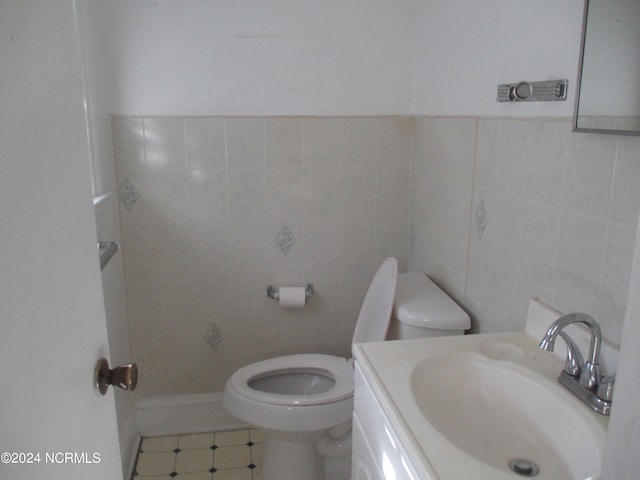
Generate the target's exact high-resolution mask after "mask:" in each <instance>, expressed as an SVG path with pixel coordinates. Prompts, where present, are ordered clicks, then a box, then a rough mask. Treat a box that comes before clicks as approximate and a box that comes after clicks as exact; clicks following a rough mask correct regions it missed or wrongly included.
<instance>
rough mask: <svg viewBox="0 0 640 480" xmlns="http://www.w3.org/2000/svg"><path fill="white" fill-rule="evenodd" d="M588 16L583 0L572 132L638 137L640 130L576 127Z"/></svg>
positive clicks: (587, 9)
mask: <svg viewBox="0 0 640 480" xmlns="http://www.w3.org/2000/svg"><path fill="white" fill-rule="evenodd" d="M588 16H589V0H584V9H583V13H582V34H581V38H580V57H579V62H578V78H577V80H576V100H575V108H574V111H573V125H572V127H573V128H572V131H574V132H583V133H605V134H611V135H640V130H616V129H605V128H587V127H578V113H579V110H580V94H581V91H582V88H581V86H582V67H583V63H584V47H585V43H586V36H587V20H588Z"/></svg>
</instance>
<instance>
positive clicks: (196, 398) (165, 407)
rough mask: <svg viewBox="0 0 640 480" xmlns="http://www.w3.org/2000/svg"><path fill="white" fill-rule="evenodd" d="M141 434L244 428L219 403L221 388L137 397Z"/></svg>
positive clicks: (244, 425) (148, 435) (170, 433)
mask: <svg viewBox="0 0 640 480" xmlns="http://www.w3.org/2000/svg"><path fill="white" fill-rule="evenodd" d="M136 412H137V420H138V429H139V430H140V433H141V435H142V436H143V437H152V436H160V435H173V434H183V433H198V432H215V431H221V430H234V429H240V428H247V425H246V424H245V423H242V422H240V421H239V420H237V419H235V418H234V417H232V416H231V415H229V414H228V413H227V411H226V410H225V409H224V407H223V406H222V392H216V393H203V394H189V395H166V396H153V397H143V398H140V399H139V400H138V402H137V405H136Z"/></svg>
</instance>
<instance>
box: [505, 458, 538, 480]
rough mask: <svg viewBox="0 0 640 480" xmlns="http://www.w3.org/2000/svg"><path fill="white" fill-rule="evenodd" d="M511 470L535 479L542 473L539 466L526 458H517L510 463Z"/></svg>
mask: <svg viewBox="0 0 640 480" xmlns="http://www.w3.org/2000/svg"><path fill="white" fill-rule="evenodd" d="M509 468H510V469H511V470H512V471H513V472H515V473H517V474H518V475H522V476H523V477H535V476H536V475H538V473H539V472H540V469H539V468H538V466H537V465H536V464H535V463H533V462H531V461H529V460H525V459H524V458H516V459H514V460H511V461H510V462H509Z"/></svg>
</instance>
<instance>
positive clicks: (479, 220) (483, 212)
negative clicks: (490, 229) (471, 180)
mask: <svg viewBox="0 0 640 480" xmlns="http://www.w3.org/2000/svg"><path fill="white" fill-rule="evenodd" d="M488 223H489V219H488V218H487V207H486V206H485V204H484V198H481V199H480V205H478V208H477V209H476V228H477V229H478V238H482V234H483V233H484V230H485V229H486V228H487V224H488Z"/></svg>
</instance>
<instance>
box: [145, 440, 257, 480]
mask: <svg viewBox="0 0 640 480" xmlns="http://www.w3.org/2000/svg"><path fill="white" fill-rule="evenodd" d="M262 446H263V438H262V435H261V433H260V432H258V431H257V430H253V429H248V430H233V431H227V432H215V433H194V434H188V435H171V436H166V437H145V438H143V439H142V442H141V444H140V451H139V453H138V461H137V464H136V469H135V473H134V475H133V480H151V479H153V480H259V479H260V469H261V465H262Z"/></svg>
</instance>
